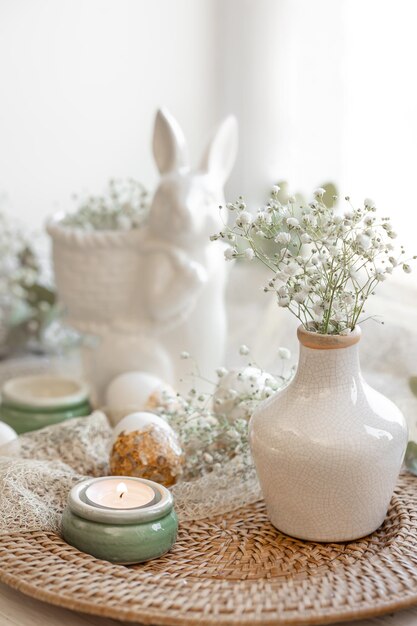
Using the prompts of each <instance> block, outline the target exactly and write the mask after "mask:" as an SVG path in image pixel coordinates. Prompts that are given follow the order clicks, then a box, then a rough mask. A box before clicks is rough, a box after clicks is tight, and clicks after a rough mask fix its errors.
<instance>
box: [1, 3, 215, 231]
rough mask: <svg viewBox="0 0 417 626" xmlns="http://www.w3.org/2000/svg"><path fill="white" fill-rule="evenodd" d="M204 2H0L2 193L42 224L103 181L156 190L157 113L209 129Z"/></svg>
mask: <svg viewBox="0 0 417 626" xmlns="http://www.w3.org/2000/svg"><path fill="white" fill-rule="evenodd" d="M212 21H213V4H212V2H211V1H210V0H196V1H194V0H1V2H0V192H3V193H6V194H7V195H8V198H9V203H8V204H9V206H10V207H13V209H14V211H15V212H16V213H17V214H18V215H19V216H20V217H22V218H24V219H25V220H26V221H27V222H28V223H30V224H31V225H33V226H36V227H38V226H39V225H40V224H41V223H42V221H43V220H44V218H45V217H46V216H47V215H48V214H50V213H51V212H52V211H54V210H55V209H56V208H60V209H63V208H65V207H66V206H68V201H69V199H70V196H71V194H72V193H73V192H76V191H80V190H90V191H95V192H98V191H101V190H102V188H103V187H104V186H105V184H106V182H107V179H108V178H109V177H110V176H129V175H132V176H135V177H137V178H139V179H141V180H143V181H144V182H146V183H147V184H148V185H150V186H152V185H153V184H154V182H155V180H156V171H155V168H154V165H153V161H152V156H151V152H150V142H151V131H152V124H153V117H154V114H155V110H156V107H157V106H158V105H161V104H165V105H167V106H168V107H169V108H170V109H171V110H172V111H173V113H174V114H175V115H177V116H178V118H179V119H180V120H181V123H182V125H183V127H184V129H185V131H186V134H187V135H188V137H189V138H190V144H191V152H192V154H194V155H196V156H197V152H198V154H199V151H200V149H201V148H202V146H201V139H202V137H201V135H202V136H203V137H206V135H207V132H208V131H209V129H210V128H211V127H212V125H213V123H214V122H215V111H214V109H213V105H212V93H213V80H214V64H213V54H212Z"/></svg>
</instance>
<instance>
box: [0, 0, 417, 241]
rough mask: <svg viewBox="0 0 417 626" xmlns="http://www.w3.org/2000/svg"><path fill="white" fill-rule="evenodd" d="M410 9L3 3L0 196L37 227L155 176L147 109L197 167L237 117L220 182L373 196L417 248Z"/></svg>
mask: <svg viewBox="0 0 417 626" xmlns="http://www.w3.org/2000/svg"><path fill="white" fill-rule="evenodd" d="M416 21H417V3H416V2H415V1H414V0H337V2H336V1H335V0H314V1H312V0H1V1H0V89H1V93H0V192H3V193H7V194H8V196H9V199H10V203H9V204H10V206H11V207H13V208H14V210H15V212H16V213H17V214H18V215H20V216H22V217H23V218H24V219H26V220H27V221H28V222H29V223H30V224H32V225H35V226H38V225H40V224H41V223H42V220H43V219H44V217H45V216H46V215H48V214H50V213H51V212H52V211H53V210H55V209H56V208H61V209H62V208H66V207H67V206H68V201H69V198H70V196H71V194H72V192H76V191H81V190H90V191H100V190H101V189H102V188H103V187H104V185H105V183H106V181H107V179H108V178H109V177H110V176H125V175H133V176H136V177H138V178H140V179H142V180H143V181H144V182H145V183H146V184H147V185H148V186H151V187H152V186H153V185H154V183H155V181H156V172H155V168H154V166H153V162H152V157H151V153H150V139H151V130H152V122H153V116H154V112H155V109H156V108H157V106H158V105H160V104H166V105H168V106H169V107H170V108H171V109H172V111H173V113H174V114H175V115H176V116H177V117H178V119H179V121H180V123H181V124H182V125H183V127H184V129H185V131H186V134H187V136H188V138H189V140H190V144H191V153H192V156H193V158H194V160H195V161H197V160H198V157H199V155H200V152H201V149H202V146H203V143H204V141H205V138H206V137H207V134H208V133H209V132H210V131H211V129H212V127H213V125H214V124H215V123H216V122H217V121H218V120H219V119H220V118H221V117H222V116H223V115H225V114H227V113H230V112H235V113H236V115H237V116H238V120H239V124H240V136H241V140H240V152H239V158H238V163H237V165H236V168H235V171H234V173H233V175H232V178H231V181H230V182H229V184H228V186H227V191H228V195H229V197H230V198H233V199H234V198H235V196H236V195H238V194H240V193H244V195H245V196H246V197H247V198H248V199H249V200H250V201H251V202H254V203H261V202H262V201H263V199H264V196H265V194H266V191H267V189H268V188H269V186H270V185H271V183H273V182H274V181H275V180H277V179H282V178H287V179H289V180H290V182H291V184H292V187H293V189H294V190H302V191H303V192H304V193H308V192H309V191H310V190H311V189H312V188H314V187H315V186H317V185H318V184H319V183H322V182H324V181H325V180H329V179H330V180H334V181H335V182H337V183H338V184H339V187H340V190H341V192H342V193H343V194H346V193H349V194H350V195H351V196H352V198H354V199H355V200H356V201H358V202H360V201H361V200H362V198H363V197H364V196H371V197H373V198H374V200H375V201H376V202H377V204H378V205H380V206H381V207H382V208H383V209H384V211H385V210H386V211H388V212H390V213H391V214H392V215H393V218H394V222H395V223H396V226H397V230H398V231H399V233H400V235H401V236H402V238H404V239H405V240H406V242H407V243H408V247H409V248H410V247H413V246H414V251H415V250H416V247H417V246H416V244H415V243H414V242H415V239H416V237H415V232H416V229H417V209H416V207H415V205H416V201H415V199H414V198H415V196H416V190H415V185H414V170H415V164H416V157H415V146H416V145H417V114H416V111H417V84H416V81H415V76H414V74H415V61H416V58H417V38H416V37H415V36H414V25H415V23H416Z"/></svg>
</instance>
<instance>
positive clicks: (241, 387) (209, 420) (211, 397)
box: [155, 345, 294, 480]
mask: <svg viewBox="0 0 417 626" xmlns="http://www.w3.org/2000/svg"><path fill="white" fill-rule="evenodd" d="M239 352H240V355H241V356H243V357H247V359H246V364H245V365H244V366H242V367H239V368H233V369H227V368H226V367H219V368H218V369H217V370H216V374H217V380H216V381H207V380H205V379H204V382H205V383H207V382H210V383H211V384H212V386H213V392H212V393H200V392H199V391H198V390H197V384H196V383H197V379H198V378H200V375H199V373H198V367H197V365H196V363H195V361H194V360H193V358H192V356H191V355H190V354H189V353H188V352H183V353H181V358H182V359H186V360H188V359H189V360H190V363H191V364H192V370H193V371H191V372H190V379H191V380H192V381H193V385H192V386H191V388H190V389H189V391H188V393H187V394H186V395H185V396H182V397H181V396H178V397H177V399H176V401H175V402H170V401H169V398H167V401H166V402H162V405H161V406H160V407H156V409H155V410H156V412H157V413H158V415H160V416H161V417H163V418H164V419H166V420H167V422H169V424H170V425H171V426H172V428H173V429H174V430H175V431H176V433H177V435H178V438H179V440H180V442H181V446H182V448H183V450H184V452H185V468H184V473H183V475H182V480H192V479H194V478H198V477H200V476H202V475H204V474H207V473H208V472H211V471H212V470H214V469H217V468H220V467H221V466H222V464H223V463H225V462H227V461H229V460H231V459H236V457H238V459H236V460H238V461H239V464H240V465H241V466H242V469H243V470H245V468H247V469H250V468H251V467H252V462H251V459H250V453H249V441H248V421H249V418H250V416H251V414H252V413H253V411H254V410H255V408H256V407H257V406H258V404H259V403H260V402H262V401H263V400H265V399H266V398H268V397H269V396H270V395H272V394H273V393H274V392H275V391H277V390H278V389H281V388H282V387H284V386H285V385H287V384H288V382H289V381H290V380H291V378H292V376H293V374H294V368H291V367H290V366H288V360H289V359H290V357H291V354H290V352H289V350H287V348H279V350H278V357H279V360H280V361H281V368H280V370H281V371H280V373H279V374H274V375H272V374H269V373H268V372H266V371H264V370H263V369H262V368H260V367H259V365H258V364H256V363H255V362H254V360H253V358H252V357H251V355H250V350H249V348H248V347H247V346H246V345H242V346H241V347H240V350H239Z"/></svg>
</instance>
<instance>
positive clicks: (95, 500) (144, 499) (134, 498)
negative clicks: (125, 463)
mask: <svg viewBox="0 0 417 626" xmlns="http://www.w3.org/2000/svg"><path fill="white" fill-rule="evenodd" d="M85 496H86V500H88V501H89V502H90V503H91V504H98V505H99V506H104V507H107V508H111V509H135V508H138V507H141V506H145V505H147V504H149V503H150V502H152V500H154V499H155V497H156V492H155V490H154V489H153V488H152V487H151V486H149V485H147V484H145V483H142V482H138V481H137V480H131V479H129V478H123V480H122V481H121V480H120V478H118V477H116V478H108V479H107V480H102V481H99V482H94V483H92V484H91V485H90V486H89V487H88V488H87V489H86V490H85Z"/></svg>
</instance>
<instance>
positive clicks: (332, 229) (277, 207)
mask: <svg viewBox="0 0 417 626" xmlns="http://www.w3.org/2000/svg"><path fill="white" fill-rule="evenodd" d="M279 191H280V189H279V187H278V186H275V187H273V189H272V192H271V197H270V199H269V201H268V202H267V204H266V206H264V207H262V208H261V209H259V210H258V211H257V212H256V214H255V215H252V213H250V212H249V211H248V210H247V207H246V205H245V203H244V201H243V199H242V198H241V197H240V198H239V199H238V200H237V202H234V203H228V204H227V205H226V207H227V209H228V210H229V211H230V212H231V213H233V214H234V215H235V218H234V224H233V225H232V226H227V225H225V226H224V228H223V229H222V231H221V232H220V233H218V234H215V235H213V236H212V238H211V239H212V240H218V239H221V240H223V241H225V242H227V243H229V247H228V248H227V249H226V250H225V258H226V260H232V259H238V258H242V259H246V260H252V259H258V260H259V261H260V262H262V263H263V264H264V265H265V266H266V267H267V268H268V269H269V270H270V272H271V274H272V276H271V278H270V279H269V281H268V283H267V285H266V286H265V287H264V291H265V292H273V293H274V294H275V296H276V298H277V302H278V305H279V306H280V307H286V308H288V309H289V310H290V311H291V313H292V314H293V315H295V316H296V317H297V318H298V319H299V321H300V322H301V323H302V324H303V326H304V327H306V328H307V329H308V330H312V331H315V332H318V333H321V334H332V335H337V334H347V333H349V332H350V331H351V330H353V329H354V328H355V326H356V324H358V322H360V321H364V318H363V314H364V313H365V310H364V305H365V302H366V300H367V299H368V297H369V296H370V295H372V294H373V293H374V290H375V288H376V287H377V285H378V284H379V283H381V282H383V281H384V280H386V278H388V277H389V276H390V274H392V272H393V271H394V269H396V268H402V270H403V271H404V272H405V273H407V274H408V273H410V272H411V265H410V260H409V259H406V258H405V251H404V247H403V246H400V247H399V249H398V250H397V251H396V250H395V247H394V245H393V240H394V239H396V237H397V235H396V233H395V232H394V230H393V228H392V225H391V221H390V218H389V217H379V216H378V215H377V211H376V207H375V204H374V202H373V201H372V200H370V199H366V200H365V201H364V204H363V206H362V207H357V208H355V207H354V206H353V204H352V203H351V202H350V198H349V197H348V196H347V197H346V198H345V201H346V202H347V203H348V207H347V210H345V211H344V212H340V213H339V212H337V211H336V210H335V209H333V208H332V207H328V206H326V204H325V203H324V202H323V196H324V194H325V190H324V189H322V188H319V189H316V191H315V192H314V199H313V200H312V201H311V202H310V203H309V204H307V205H306V204H300V203H297V201H296V199H295V198H294V197H289V198H288V200H287V201H286V202H284V203H283V202H281V201H280V199H279ZM266 242H267V243H268V245H265V244H266ZM271 243H272V244H273V249H272V250H273V251H272V252H271ZM416 258H417V257H415V256H414V257H413V259H416Z"/></svg>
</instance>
